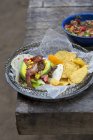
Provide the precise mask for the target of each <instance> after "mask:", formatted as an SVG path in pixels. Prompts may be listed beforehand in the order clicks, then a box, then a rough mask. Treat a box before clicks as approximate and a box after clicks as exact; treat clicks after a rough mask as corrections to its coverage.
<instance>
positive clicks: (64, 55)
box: [55, 51, 76, 63]
mask: <svg viewBox="0 0 93 140" xmlns="http://www.w3.org/2000/svg"><path fill="white" fill-rule="evenodd" d="M55 56H56V57H57V58H58V59H60V60H61V61H63V63H64V62H65V61H72V60H73V59H74V58H76V54H75V53H72V52H68V51H58V52H57V53H56V54H55Z"/></svg>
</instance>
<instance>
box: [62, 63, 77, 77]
mask: <svg viewBox="0 0 93 140" xmlns="http://www.w3.org/2000/svg"><path fill="white" fill-rule="evenodd" d="M63 66H64V68H63V74H62V78H69V77H70V75H71V74H72V73H73V72H74V71H77V70H78V69H79V65H77V64H75V63H73V62H72V61H70V62H65V63H64V64H63Z"/></svg>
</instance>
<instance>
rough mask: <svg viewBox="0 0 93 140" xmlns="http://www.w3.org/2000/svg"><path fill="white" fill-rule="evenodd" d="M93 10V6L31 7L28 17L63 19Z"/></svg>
mask: <svg viewBox="0 0 93 140" xmlns="http://www.w3.org/2000/svg"><path fill="white" fill-rule="evenodd" d="M84 11H93V7H82V8H80V7H69V8H68V7H63V8H30V9H29V11H28V16H27V19H28V20H29V21H30V20H31V21H33V22H34V23H36V22H41V21H42V22H44V21H45V22H49V21H52V22H54V21H59V20H60V21H61V20H62V19H64V18H65V17H66V16H69V15H71V14H75V13H79V12H84Z"/></svg>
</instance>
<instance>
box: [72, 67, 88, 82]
mask: <svg viewBox="0 0 93 140" xmlns="http://www.w3.org/2000/svg"><path fill="white" fill-rule="evenodd" d="M87 74H88V69H87V66H86V65H85V66H83V67H82V68H80V69H78V70H76V71H74V72H73V73H72V74H71V75H70V80H71V81H72V82H73V83H75V84H78V83H81V82H82V81H83V80H84V78H85V77H86V75H87Z"/></svg>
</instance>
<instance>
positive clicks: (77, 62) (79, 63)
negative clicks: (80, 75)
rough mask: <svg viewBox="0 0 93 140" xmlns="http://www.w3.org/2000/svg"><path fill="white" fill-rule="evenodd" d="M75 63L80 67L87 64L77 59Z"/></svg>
mask: <svg viewBox="0 0 93 140" xmlns="http://www.w3.org/2000/svg"><path fill="white" fill-rule="evenodd" d="M73 62H74V63H76V64H78V65H80V66H84V65H86V62H85V61H84V60H82V59H81V58H75V59H74V60H73Z"/></svg>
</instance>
